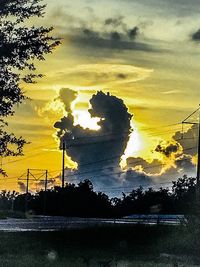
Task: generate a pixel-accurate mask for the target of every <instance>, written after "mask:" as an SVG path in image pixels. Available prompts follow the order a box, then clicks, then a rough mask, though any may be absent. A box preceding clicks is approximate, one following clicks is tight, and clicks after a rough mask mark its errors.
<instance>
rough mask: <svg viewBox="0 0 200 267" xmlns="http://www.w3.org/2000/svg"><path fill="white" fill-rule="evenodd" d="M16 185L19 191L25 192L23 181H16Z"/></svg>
mask: <svg viewBox="0 0 200 267" xmlns="http://www.w3.org/2000/svg"><path fill="white" fill-rule="evenodd" d="M18 186H19V189H20V192H23V193H24V192H26V185H25V184H24V183H23V182H20V181H19V182H18Z"/></svg>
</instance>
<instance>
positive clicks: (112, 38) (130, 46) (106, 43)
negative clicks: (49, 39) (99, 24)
mask: <svg viewBox="0 0 200 267" xmlns="http://www.w3.org/2000/svg"><path fill="white" fill-rule="evenodd" d="M135 38H136V36H135ZM66 39H68V40H70V41H71V42H72V43H74V45H76V46H78V47H81V48H84V47H85V48H93V49H107V50H136V51H144V52H161V49H159V48H154V47H152V46H151V45H150V44H147V43H145V42H141V41H133V39H132V40H130V33H129V38H128V35H127V33H125V34H124V33H120V32H117V31H115V32H111V33H110V34H109V35H108V34H107V33H105V34H103V35H100V34H96V36H94V35H90V36H87V37H86V36H85V35H83V34H76V35H72V34H67V35H66Z"/></svg>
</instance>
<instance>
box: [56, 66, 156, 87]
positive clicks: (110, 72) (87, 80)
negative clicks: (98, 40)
mask: <svg viewBox="0 0 200 267" xmlns="http://www.w3.org/2000/svg"><path fill="white" fill-rule="evenodd" d="M152 73H153V70H152V69H147V68H139V67H135V66H133V65H125V64H83V65H78V66H76V67H72V68H65V69H64V70H63V72H62V73H60V74H58V76H59V79H60V80H63V79H67V81H68V83H69V84H71V85H77V77H79V86H102V87H107V86H109V85H112V86H113V85H115V86H117V85H123V84H124V85H126V84H131V83H135V82H137V81H141V80H145V79H147V78H148V77H150V76H151V74H152Z"/></svg>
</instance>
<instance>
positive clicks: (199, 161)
mask: <svg viewBox="0 0 200 267" xmlns="http://www.w3.org/2000/svg"><path fill="white" fill-rule="evenodd" d="M199 106H200V105H199ZM198 117H199V124H198V159H197V191H199V189H200V187H199V182H200V109H199V116H198ZM198 193H199V192H198Z"/></svg>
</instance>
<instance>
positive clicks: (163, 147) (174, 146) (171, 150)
mask: <svg viewBox="0 0 200 267" xmlns="http://www.w3.org/2000/svg"><path fill="white" fill-rule="evenodd" d="M180 150H181V146H180V144H179V143H178V142H176V143H170V142H165V141H161V142H160V143H159V144H158V145H157V147H156V148H155V151H156V152H158V153H161V154H162V155H164V156H166V157H168V158H169V157H171V155H172V154H177V153H180Z"/></svg>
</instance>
